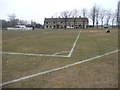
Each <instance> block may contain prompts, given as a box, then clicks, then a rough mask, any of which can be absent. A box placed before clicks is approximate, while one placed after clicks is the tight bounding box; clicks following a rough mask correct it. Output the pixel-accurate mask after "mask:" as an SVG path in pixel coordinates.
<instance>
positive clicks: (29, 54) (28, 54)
mask: <svg viewBox="0 0 120 90" xmlns="http://www.w3.org/2000/svg"><path fill="white" fill-rule="evenodd" d="M0 53H2V54H11V55H27V56H52V57H68V56H66V55H54V54H53V55H49V54H32V53H16V52H0Z"/></svg>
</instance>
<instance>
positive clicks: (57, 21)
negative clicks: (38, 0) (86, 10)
mask: <svg viewBox="0 0 120 90" xmlns="http://www.w3.org/2000/svg"><path fill="white" fill-rule="evenodd" d="M87 26H88V18H81V17H79V18H60V17H59V18H45V20H44V28H45V29H63V28H64V29H66V28H75V29H77V28H87Z"/></svg>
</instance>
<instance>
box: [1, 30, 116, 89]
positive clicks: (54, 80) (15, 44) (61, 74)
mask: <svg viewBox="0 0 120 90" xmlns="http://www.w3.org/2000/svg"><path fill="white" fill-rule="evenodd" d="M117 52H118V30H117V29H112V30H111V32H110V33H106V32H105V30H89V29H85V30H82V29H80V30H79V29H77V30H35V31H34V30H33V31H14V30H11V31H7V30H4V31H2V58H3V59H2V70H3V71H2V74H3V75H2V76H3V85H2V86H3V87H4V88H6V87H12V88H14V87H16V88H33V87H34V88H54V87H58V88H62V87H73V88H76V87H77V88H84V87H88V88H89V87H92V88H95V87H98V88H100V87H101V88H107V87H108V88H109V87H113V88H114V87H118V78H117V77H118V76H117V75H118V54H117ZM84 60H86V61H85V62H84V63H81V61H84ZM88 61H89V62H88Z"/></svg>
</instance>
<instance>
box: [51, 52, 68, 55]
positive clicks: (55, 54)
mask: <svg viewBox="0 0 120 90" xmlns="http://www.w3.org/2000/svg"><path fill="white" fill-rule="evenodd" d="M64 53H69V51H61V52H57V53H54V54H53V55H58V54H64Z"/></svg>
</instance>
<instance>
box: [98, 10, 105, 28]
mask: <svg viewBox="0 0 120 90" xmlns="http://www.w3.org/2000/svg"><path fill="white" fill-rule="evenodd" d="M105 15H106V10H105V9H101V10H100V15H99V17H100V21H101V27H103V21H104V17H105Z"/></svg>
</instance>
